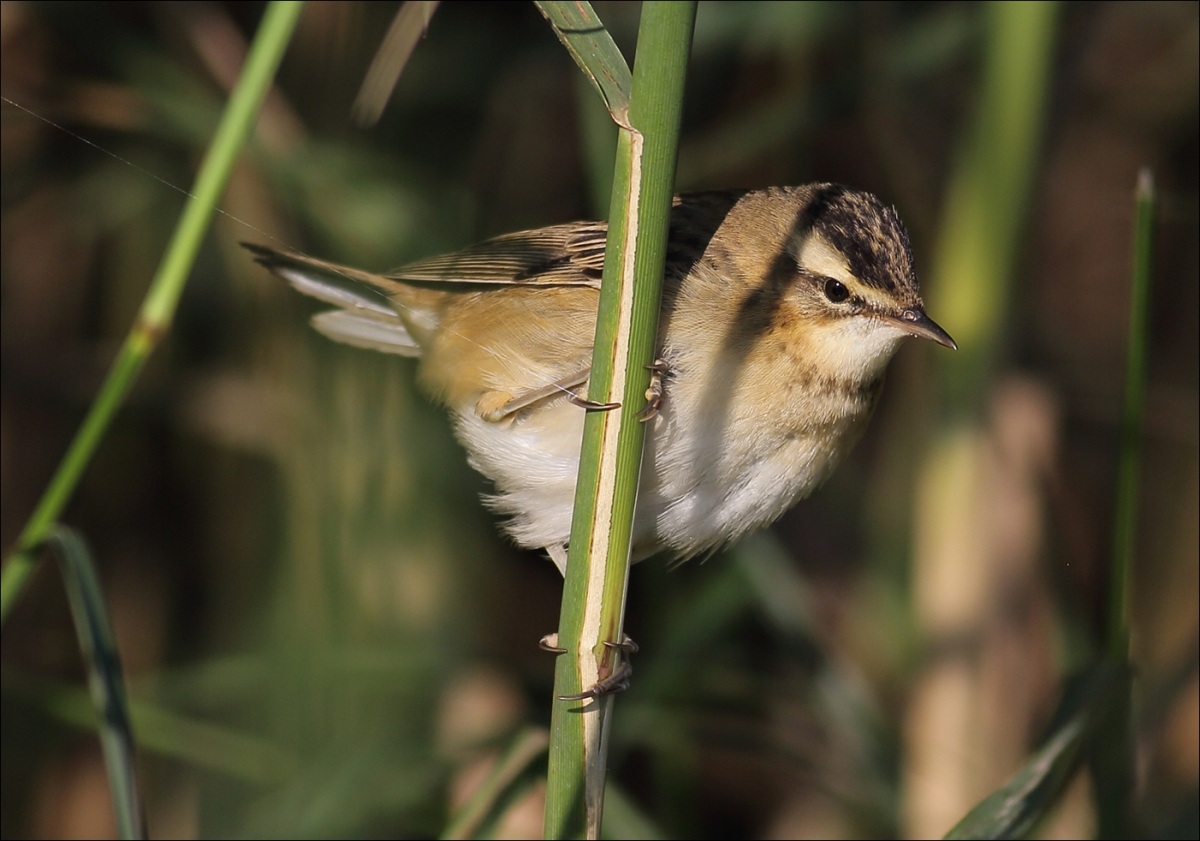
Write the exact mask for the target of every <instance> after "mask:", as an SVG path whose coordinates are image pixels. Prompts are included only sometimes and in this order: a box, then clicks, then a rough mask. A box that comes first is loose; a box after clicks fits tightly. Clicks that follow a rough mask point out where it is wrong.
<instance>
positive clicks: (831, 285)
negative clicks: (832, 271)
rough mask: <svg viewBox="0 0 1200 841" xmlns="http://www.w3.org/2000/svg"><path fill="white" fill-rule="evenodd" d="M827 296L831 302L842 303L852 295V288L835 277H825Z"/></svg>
mask: <svg viewBox="0 0 1200 841" xmlns="http://www.w3.org/2000/svg"><path fill="white" fill-rule="evenodd" d="M825 297H826V298H828V299H829V300H830V302H831V303H834V304H840V303H842V302H843V301H845V300H846V299H847V298H849V297H850V290H849V289H847V288H846V287H845V286H844V285H843V284H841V283H839V282H838V281H836V280H834V279H833V278H831V277H830V278H826V279H825Z"/></svg>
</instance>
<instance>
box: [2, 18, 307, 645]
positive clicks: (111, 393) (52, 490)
mask: <svg viewBox="0 0 1200 841" xmlns="http://www.w3.org/2000/svg"><path fill="white" fill-rule="evenodd" d="M303 6H304V4H303V2H295V0H286V2H285V0H276V2H272V3H271V4H270V5H269V6H268V7H267V11H266V14H265V15H264V16H263V21H262V25H261V26H260V27H259V30H258V34H257V35H256V36H255V38H254V43H253V45H252V46H251V48H250V52H249V54H248V55H247V57H246V66H245V67H244V68H243V71H242V74H241V78H240V79H239V80H238V83H237V85H236V87H235V88H234V90H233V92H232V94H231V96H230V98H229V103H228V105H226V107H225V114H224V115H223V116H222V118H221V123H220V125H219V126H218V127H217V132H216V134H215V135H214V137H213V141H212V144H211V145H210V147H209V150H208V153H207V154H206V155H205V157H204V161H203V163H202V164H201V165H200V172H199V174H198V175H197V177H196V181H195V184H194V185H193V187H192V190H191V192H190V193H189V198H188V201H187V204H186V206H185V207H184V210H183V215H182V216H181V217H180V219H179V223H178V225H177V226H176V228H175V232H174V234H173V235H172V237H171V242H170V244H169V246H168V247H167V251H166V253H165V254H164V256H163V259H162V262H161V263H160V264H159V267H158V270H157V271H156V273H155V275H154V280H153V281H152V283H151V284H150V289H149V291H148V292H147V293H146V297H145V299H144V300H143V302H142V307H141V309H140V310H139V312H138V315H137V317H136V319H135V320H134V323H133V326H132V328H130V331H129V334H128V336H126V338H125V342H124V343H123V344H122V346H121V349H120V351H118V353H117V358H116V360H115V361H114V362H113V365H112V368H111V369H110V371H109V373H108V377H107V378H106V379H105V381H104V385H103V387H102V388H101V390H100V393H99V394H98V395H97V397H96V400H95V402H94V403H93V404H92V406H91V409H90V410H89V411H88V413H87V416H86V417H85V418H84V420H83V424H82V425H81V426H80V428H79V431H78V432H77V433H76V434H75V438H74V440H72V441H71V445H70V446H69V447H68V448H67V452H66V455H64V456H63V460H62V462H61V463H60V464H59V466H58V469H57V471H56V472H55V473H54V476H53V477H52V478H51V480H50V484H49V485H48V486H47V488H46V491H45V493H44V494H43V495H42V498H41V500H40V501H39V502H38V504H37V507H36V508H35V509H34V511H33V514H32V515H31V516H30V518H29V522H28V523H27V524H26V525H25V528H24V530H23V531H22V532H21V536H20V537H19V538H18V539H17V545H16V546H15V547H14V549H13V552H12V554H11V555H10V556H9V558H8V560H7V562H6V564H5V567H4V572H3V574H2V575H0V624H3V622H4V621H6V620H7V619H8V615H9V612H10V611H11V610H12V607H13V604H14V603H15V602H16V600H17V598H18V597H19V596H20V594H21V593H22V592H23V591H24V589H25V586H26V585H27V583H28V581H29V578H30V576H31V575H32V574H33V570H34V568H35V567H36V565H37V554H36V553H37V549H38V547H39V546H40V545H41V544H42V543H43V542H44V541H45V540H46V538H47V537H48V536H49V535H50V532H51V529H52V528H53V527H54V524H55V522H56V521H57V520H58V518H59V517H60V516H61V515H62V511H63V509H64V508H65V507H66V505H67V503H68V502H69V501H70V499H71V497H72V495H73V494H74V493H75V488H76V487H77V486H78V484H79V479H80V477H81V476H82V475H83V471H84V470H85V469H86V468H87V466H88V464H89V463H90V462H91V460H92V457H93V456H94V455H95V453H96V450H97V448H98V447H99V445H100V442H101V440H103V438H104V435H105V433H107V431H108V427H109V425H110V424H111V423H112V420H113V417H114V416H115V415H116V413H117V410H118V409H119V408H120V407H121V404H122V403H123V402H124V400H125V396H126V395H127V394H128V393H129V389H130V388H131V387H132V385H133V383H134V381H135V380H136V379H137V376H138V374H139V373H140V372H141V370H142V366H143V365H144V364H145V362H146V360H147V359H148V358H149V356H150V354H151V353H153V351H154V348H155V347H157V345H158V343H159V342H160V341H161V340H162V338H163V336H164V335H166V333H167V331H168V330H169V329H170V325H171V320H172V318H173V317H174V315H175V309H176V307H177V306H178V304H179V297H180V295H181V294H182V293H183V287H184V285H185V283H186V282H187V278H188V275H189V273H190V272H191V269H192V266H193V264H194V263H195V261H196V254H197V252H198V251H199V250H200V244H201V242H202V241H203V239H204V234H205V232H206V231H207V230H208V226H209V223H210V222H211V221H212V217H213V214H214V213H215V212H216V209H217V202H218V201H219V200H220V198H221V195H222V194H223V193H224V191H225V186H226V184H227V183H228V182H229V176H230V173H231V172H232V171H233V166H234V164H235V163H236V162H237V159H238V156H239V154H240V153H241V150H242V148H243V147H244V146H245V144H246V140H247V138H248V137H249V136H250V132H251V130H252V129H253V127H254V121H255V118H256V117H257V115H258V109H259V105H260V104H261V103H262V100H263V97H265V96H266V94H267V90H268V89H269V88H270V85H271V81H272V79H273V78H274V76H275V70H276V68H277V67H278V66H279V62H280V60H281V59H282V58H283V53H284V50H285V49H286V48H287V44H288V41H289V40H290V39H291V33H292V30H293V29H294V28H295V25H296V21H297V19H298V18H299V16H300V11H301V9H302V8H303Z"/></svg>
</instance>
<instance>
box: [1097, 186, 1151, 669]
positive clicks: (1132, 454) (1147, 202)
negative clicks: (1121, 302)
mask: <svg viewBox="0 0 1200 841" xmlns="http://www.w3.org/2000/svg"><path fill="white" fill-rule="evenodd" d="M1154 198H1155V197H1154V179H1153V177H1152V176H1151V174H1150V172H1149V170H1143V171H1142V172H1141V173H1140V174H1139V176H1138V183H1137V194H1136V197H1135V202H1136V208H1135V214H1136V215H1135V218H1134V233H1133V290H1132V300H1131V305H1130V310H1129V347H1128V349H1127V351H1126V361H1125V405H1124V409H1123V411H1122V413H1121V445H1120V446H1121V450H1120V464H1119V466H1118V474H1117V511H1116V527H1115V529H1114V532H1113V558H1112V571H1111V574H1110V576H1109V603H1108V627H1107V629H1106V631H1105V635H1106V636H1105V647H1106V649H1107V651H1108V656H1109V657H1111V658H1112V659H1113V660H1114V661H1116V662H1118V663H1119V662H1122V661H1124V660H1125V659H1126V658H1127V657H1128V656H1129V583H1130V577H1131V575H1132V569H1133V554H1134V541H1135V540H1136V538H1137V528H1136V523H1137V499H1138V474H1139V472H1140V469H1141V456H1142V406H1143V404H1144V402H1145V394H1146V322H1147V320H1148V318H1149V307H1150V272H1151V268H1152V266H1153V262H1154Z"/></svg>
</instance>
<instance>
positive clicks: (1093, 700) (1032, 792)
mask: <svg viewBox="0 0 1200 841" xmlns="http://www.w3.org/2000/svg"><path fill="white" fill-rule="evenodd" d="M1127 685H1128V678H1127V674H1126V672H1125V670H1124V669H1122V668H1119V667H1115V666H1113V665H1112V664H1110V663H1100V664H1099V665H1097V666H1096V667H1094V668H1093V669H1092V670H1091V671H1090V672H1089V673H1088V674H1087V675H1085V676H1084V677H1083V678H1081V679H1080V680H1079V681H1077V682H1076V683H1075V685H1074V686H1073V687H1072V688H1071V689H1070V690H1069V691H1068V692H1067V693H1066V695H1065V697H1064V699H1063V702H1062V704H1061V705H1060V707H1059V712H1058V714H1057V715H1056V719H1057V720H1058V721H1059V722H1060V723H1059V725H1058V726H1057V727H1055V728H1054V729H1053V731H1052V733H1051V735H1050V737H1049V738H1048V739H1046V741H1045V743H1044V744H1043V745H1042V747H1041V748H1040V749H1039V750H1038V751H1037V753H1035V754H1034V755H1033V756H1032V757H1031V758H1030V760H1029V761H1028V762H1027V763H1025V766H1024V767H1023V768H1022V769H1021V770H1020V771H1018V772H1017V773H1016V774H1015V775H1013V777H1012V779H1011V780H1009V781H1008V783H1006V784H1005V785H1004V786H1003V787H1001V788H1000V789H998V790H997V791H995V792H994V793H992V794H991V795H990V796H989V797H988V798H987V799H985V800H984V801H983V802H982V803H980V804H979V805H978V806H976V807H975V808H974V809H972V810H971V811H970V812H969V813H968V814H967V816H966V817H965V818H963V819H962V820H961V821H959V823H958V824H957V825H956V826H955V827H954V828H953V829H951V830H950V832H949V833H947V834H946V838H948V839H966V838H971V839H976V838H980V839H982V838H1026V837H1028V836H1029V835H1030V833H1031V832H1032V831H1033V830H1034V828H1035V827H1036V826H1037V824H1038V822H1039V821H1041V820H1042V819H1043V818H1044V817H1046V815H1047V814H1049V813H1050V811H1051V810H1052V809H1053V808H1054V807H1055V806H1056V805H1057V804H1058V801H1059V798H1060V797H1061V796H1062V793H1063V791H1064V790H1065V789H1066V787H1067V783H1069V782H1070V781H1071V778H1072V777H1073V776H1074V774H1075V772H1076V771H1077V770H1078V769H1079V766H1080V764H1081V762H1082V760H1083V758H1084V757H1085V756H1086V751H1087V750H1089V749H1091V748H1093V747H1094V746H1095V743H1096V742H1098V741H1101V740H1103V739H1106V738H1107V734H1106V733H1105V731H1104V728H1103V727H1102V726H1101V724H1102V722H1103V721H1105V720H1107V718H1108V713H1109V711H1110V710H1112V709H1114V707H1119V706H1120V704H1119V700H1120V695H1121V693H1122V692H1124V691H1127V690H1126V687H1127Z"/></svg>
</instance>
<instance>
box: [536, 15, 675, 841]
mask: <svg viewBox="0 0 1200 841" xmlns="http://www.w3.org/2000/svg"><path fill="white" fill-rule="evenodd" d="M694 22H695V3H691V2H687V3H674V2H648V3H645V4H644V5H643V7H642V19H641V24H640V29H639V33H638V53H637V63H636V66H635V72H634V77H633V87H632V94H631V99H630V106H629V112H628V122H627V123H625V122H624V121H623V120H622V114H621V113H620V112H619V110H615V111H614V110H613V109H612V102H611V100H609V104H610V111H613V116H614V119H616V120H617V122H618V124H620V125H621V129H622V130H621V132H620V137H619V141H618V150H617V162H616V167H615V172H614V180H613V192H612V203H611V209H610V213H609V237H608V246H607V252H606V254H605V265H604V279H603V283H602V289H601V294H600V309H599V316H598V319H597V324H596V341H595V353H594V357H593V363H592V370H591V378H590V382H589V390H588V398H589V399H590V400H591V401H593V402H595V403H597V404H609V403H617V404H619V407H618V408H615V409H613V410H611V411H594V412H591V413H590V414H589V416H588V418H587V420H586V423H585V430H584V444H583V452H582V457H581V462H580V476H579V482H578V486H577V490H576V497H575V517H574V520H573V523H572V530H571V544H570V558H569V561H568V564H567V575H566V581H565V582H564V587H563V612H562V616H561V619H560V623H559V632H558V638H559V645H560V646H561V647H562V648H564V649H566V654H564V655H563V656H562V657H560V658H559V661H558V668H557V671H556V676H555V694H556V695H557V696H559V697H560V698H561V697H562V696H570V695H578V694H580V692H581V690H584V689H586V688H588V687H591V686H592V685H594V684H595V683H596V682H597V681H598V680H601V679H603V678H605V677H608V676H609V675H611V674H612V673H613V672H614V671H615V670H616V669H617V668H618V667H619V665H620V662H619V661H620V656H619V655H618V654H617V652H616V650H615V649H613V648H612V647H611V644H613V643H617V642H619V641H620V640H621V639H622V638H623V637H622V630H621V624H622V618H623V615H624V608H625V592H626V582H627V577H628V569H629V555H630V546H631V541H632V533H633V513H634V507H635V504H636V499H637V487H638V480H639V478H640V473H641V463H642V444H643V440H644V436H645V427H644V425H643V424H642V423H641V422H640V421H639V420H638V417H637V415H638V412H639V411H640V410H641V409H642V408H643V406H644V405H645V399H646V398H645V392H646V388H647V387H648V385H649V379H650V376H649V371H648V368H647V366H648V365H649V364H650V363H651V362H653V359H654V350H655V340H656V336H657V332H658V314H659V308H660V301H661V289H662V275H663V266H664V263H665V259H666V240H667V227H668V222H669V216H670V206H671V197H672V193H673V188H674V177H675V163H676V156H677V148H678V137H679V124H680V116H681V113H682V101H683V87H684V79H685V75H686V68H687V60H688V57H689V55H690V51H691V36H692V27H693V24H694ZM611 708H612V697H611V696H602V697H599V698H585V699H583V700H582V701H559V702H557V703H556V704H555V707H554V712H553V715H552V720H551V735H550V738H551V745H550V768H549V787H548V792H547V800H546V819H545V828H544V834H545V837H547V838H579V837H585V836H586V837H589V838H595V837H598V836H599V831H600V819H601V813H602V810H603V792H604V777H605V773H606V767H605V764H606V754H607V750H606V747H607V745H606V737H607V730H608V728H607V723H608V716H609V714H610V712H611Z"/></svg>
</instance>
